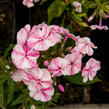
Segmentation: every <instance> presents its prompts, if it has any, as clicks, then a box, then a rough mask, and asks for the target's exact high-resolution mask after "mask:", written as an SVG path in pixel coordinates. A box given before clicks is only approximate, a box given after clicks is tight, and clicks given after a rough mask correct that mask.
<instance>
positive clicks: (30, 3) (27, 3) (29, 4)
mask: <svg viewBox="0 0 109 109" xmlns="http://www.w3.org/2000/svg"><path fill="white" fill-rule="evenodd" d="M33 1H34V2H38V1H39V0H23V5H25V6H27V7H28V8H31V7H33V6H34V3H33Z"/></svg>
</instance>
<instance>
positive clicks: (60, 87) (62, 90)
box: [58, 84, 64, 92]
mask: <svg viewBox="0 0 109 109" xmlns="http://www.w3.org/2000/svg"><path fill="white" fill-rule="evenodd" d="M58 88H59V90H60V91H61V92H64V87H63V86H62V85H61V84H59V85H58Z"/></svg>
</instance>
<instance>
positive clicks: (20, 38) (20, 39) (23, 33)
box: [17, 25, 31, 46]
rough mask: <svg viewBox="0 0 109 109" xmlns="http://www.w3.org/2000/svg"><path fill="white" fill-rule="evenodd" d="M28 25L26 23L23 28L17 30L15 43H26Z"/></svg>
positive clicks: (28, 30)
mask: <svg viewBox="0 0 109 109" xmlns="http://www.w3.org/2000/svg"><path fill="white" fill-rule="evenodd" d="M30 28H31V27H30V25H26V26H25V27H24V28H21V29H20V30H19V32H18V33H17V44H20V45H22V46H23V45H24V44H26V42H27V40H28V37H29V32H30Z"/></svg>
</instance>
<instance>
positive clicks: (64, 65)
mask: <svg viewBox="0 0 109 109" xmlns="http://www.w3.org/2000/svg"><path fill="white" fill-rule="evenodd" d="M68 66H69V62H68V61H67V60H66V59H64V58H61V57H57V58H54V59H52V60H51V62H50V65H49V66H48V70H49V71H50V72H51V73H52V77H56V76H61V75H66V74H68V73H69V70H68Z"/></svg>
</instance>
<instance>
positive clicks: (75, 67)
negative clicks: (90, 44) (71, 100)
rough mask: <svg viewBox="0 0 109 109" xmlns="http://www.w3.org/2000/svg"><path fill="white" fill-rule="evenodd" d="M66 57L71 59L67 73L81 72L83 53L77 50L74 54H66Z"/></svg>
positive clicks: (68, 59)
mask: <svg viewBox="0 0 109 109" xmlns="http://www.w3.org/2000/svg"><path fill="white" fill-rule="evenodd" d="M65 59H66V60H67V61H69V63H70V64H69V66H68V68H69V70H70V71H69V73H68V74H67V75H74V74H77V73H79V71H80V70H81V63H82V62H81V61H82V55H81V54H80V53H78V52H76V51H73V52H72V54H68V55H66V56H65Z"/></svg>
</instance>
